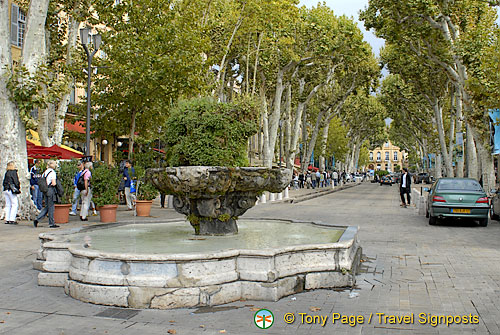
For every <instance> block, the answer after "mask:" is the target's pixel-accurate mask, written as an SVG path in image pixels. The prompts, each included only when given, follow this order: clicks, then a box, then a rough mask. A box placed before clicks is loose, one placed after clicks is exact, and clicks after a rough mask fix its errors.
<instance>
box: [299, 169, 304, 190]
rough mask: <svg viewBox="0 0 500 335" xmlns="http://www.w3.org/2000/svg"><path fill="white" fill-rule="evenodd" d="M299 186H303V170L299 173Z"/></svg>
mask: <svg viewBox="0 0 500 335" xmlns="http://www.w3.org/2000/svg"><path fill="white" fill-rule="evenodd" d="M299 188H304V171H300V173H299Z"/></svg>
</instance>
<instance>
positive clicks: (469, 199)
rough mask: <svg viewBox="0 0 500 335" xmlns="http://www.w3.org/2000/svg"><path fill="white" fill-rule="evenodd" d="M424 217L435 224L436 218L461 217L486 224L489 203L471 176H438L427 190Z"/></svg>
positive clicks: (431, 223)
mask: <svg viewBox="0 0 500 335" xmlns="http://www.w3.org/2000/svg"><path fill="white" fill-rule="evenodd" d="M424 190H425V191H428V192H429V196H428V198H427V211H426V217H427V218H429V224H430V225H435V224H436V223H437V220H438V219H444V218H463V219H473V220H478V221H479V225H480V226H482V227H486V226H487V225H488V214H489V210H490V203H489V199H488V196H487V195H486V193H485V192H484V190H483V188H482V187H481V185H479V183H478V182H477V180H475V179H471V178H440V179H438V180H437V181H436V182H435V183H434V185H432V188H431V189H430V190H429V189H427V188H425V189H424Z"/></svg>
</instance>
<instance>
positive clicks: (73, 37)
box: [52, 1, 80, 145]
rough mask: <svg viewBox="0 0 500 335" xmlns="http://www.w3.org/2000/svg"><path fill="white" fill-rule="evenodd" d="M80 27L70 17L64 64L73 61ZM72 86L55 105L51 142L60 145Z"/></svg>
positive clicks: (76, 3)
mask: <svg viewBox="0 0 500 335" xmlns="http://www.w3.org/2000/svg"><path fill="white" fill-rule="evenodd" d="M76 6H78V1H76V2H75V7H76ZM79 27H80V22H79V21H77V20H75V18H73V17H70V22H69V27H68V45H67V48H66V64H67V65H71V64H72V63H73V57H72V51H73V49H74V48H75V47H76V42H77V38H78V32H79V30H78V28H79ZM73 88H74V83H73V82H70V85H69V87H68V91H67V93H66V94H64V95H63V96H62V98H61V101H60V102H59V105H58V106H57V110H56V115H55V120H54V127H53V134H52V144H57V145H61V144H62V139H63V135H64V119H65V117H66V111H67V110H68V106H69V102H70V97H71V91H72V90H73Z"/></svg>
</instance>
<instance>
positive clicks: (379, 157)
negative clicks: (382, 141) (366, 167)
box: [377, 151, 382, 162]
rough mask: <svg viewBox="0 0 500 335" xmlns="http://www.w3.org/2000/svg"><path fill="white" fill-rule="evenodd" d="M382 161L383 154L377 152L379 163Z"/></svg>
mask: <svg viewBox="0 0 500 335" xmlns="http://www.w3.org/2000/svg"><path fill="white" fill-rule="evenodd" d="M381 160H382V154H381V153H380V151H379V152H377V162H380V161H381Z"/></svg>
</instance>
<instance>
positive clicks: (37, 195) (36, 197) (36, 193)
mask: <svg viewBox="0 0 500 335" xmlns="http://www.w3.org/2000/svg"><path fill="white" fill-rule="evenodd" d="M33 187H34V188H35V189H34V190H31V199H33V202H34V203H35V206H36V208H37V209H38V210H41V209H42V202H43V193H42V192H41V191H40V187H39V186H38V185H33Z"/></svg>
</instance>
